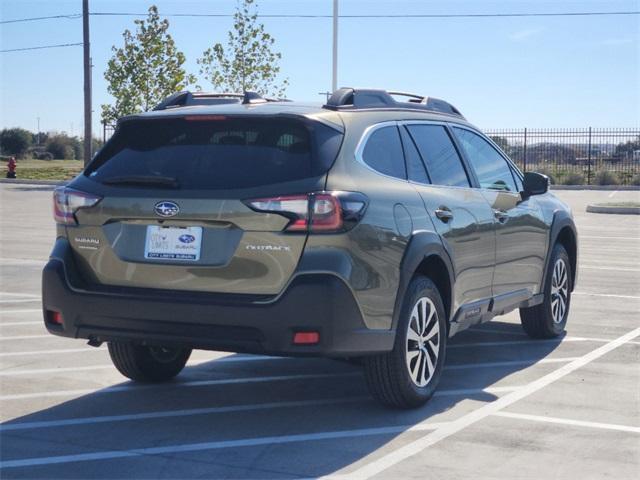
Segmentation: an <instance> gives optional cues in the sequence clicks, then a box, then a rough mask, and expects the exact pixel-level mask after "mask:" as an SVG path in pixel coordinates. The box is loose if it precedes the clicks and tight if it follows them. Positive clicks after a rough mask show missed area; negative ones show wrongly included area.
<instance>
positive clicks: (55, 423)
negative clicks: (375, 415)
mask: <svg viewBox="0 0 640 480" xmlns="http://www.w3.org/2000/svg"><path fill="white" fill-rule="evenodd" d="M516 388H519V387H494V388H491V387H489V388H486V389H481V388H476V389H456V390H441V391H438V392H436V394H435V395H436V396H438V397H441V396H460V395H477V394H480V393H490V394H494V393H508V392H512V391H514V390H515V389H516ZM367 401H371V397H370V396H366V397H348V398H338V399H326V400H300V401H290V402H270V403H260V404H252V405H232V406H223V407H209V408H191V409H185V410H164V411H158V412H144V413H133V414H123V415H105V416H98V417H81V418H69V419H63V420H45V421H39V422H22V423H8V424H3V425H0V431H12V430H32V429H40V428H55V427H68V426H75V425H89V424H95V423H111V422H131V421H137V420H148V419H153V418H171V417H188V416H193V415H210V414H217V413H235V412H248V411H254V410H270V409H276V408H289V407H304V406H322V405H337V404H341V403H354V402H367Z"/></svg>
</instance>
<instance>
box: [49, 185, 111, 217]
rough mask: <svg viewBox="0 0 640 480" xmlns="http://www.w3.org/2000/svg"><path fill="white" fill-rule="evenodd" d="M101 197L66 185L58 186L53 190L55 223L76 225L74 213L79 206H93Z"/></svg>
mask: <svg viewBox="0 0 640 480" xmlns="http://www.w3.org/2000/svg"><path fill="white" fill-rule="evenodd" d="M100 200H102V198H101V197H97V196H95V195H91V194H89V193H84V192H80V191H78V190H73V189H71V188H66V187H58V188H56V189H55V190H54V192H53V218H54V220H55V221H56V223H60V224H63V225H76V223H77V222H76V217H75V213H76V212H77V211H78V210H79V209H81V208H88V207H93V206H94V205H96V204H97V203H98V202H99V201H100Z"/></svg>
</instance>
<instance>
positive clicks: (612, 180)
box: [593, 170, 620, 185]
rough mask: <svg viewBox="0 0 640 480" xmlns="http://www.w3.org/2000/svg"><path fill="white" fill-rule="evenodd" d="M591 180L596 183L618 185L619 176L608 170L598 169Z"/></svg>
mask: <svg viewBox="0 0 640 480" xmlns="http://www.w3.org/2000/svg"><path fill="white" fill-rule="evenodd" d="M593 182H594V184H596V185H620V178H618V175H616V174H615V173H613V172H610V171H609V170H600V171H599V172H597V173H596V176H595V177H594V178H593Z"/></svg>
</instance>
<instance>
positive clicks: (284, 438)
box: [0, 422, 446, 469]
mask: <svg viewBox="0 0 640 480" xmlns="http://www.w3.org/2000/svg"><path fill="white" fill-rule="evenodd" d="M443 425H446V423H428V422H421V423H418V424H415V425H398V426H392V427H377V428H360V429H356V430H336V431H330V432H318V433H301V434H294V435H277V436H270V437H255V438H244V439H240V440H221V441H215V442H202V443H188V444H179V445H167V446H164V447H147V448H136V449H131V450H110V451H102V452H92V453H79V454H75V455H59V456H55V457H36V458H25V459H18V460H4V461H0V469H2V468H18V467H33V466H37V465H54V464H61V463H75V462H87V461H92V460H113V459H117V458H131V457H140V456H144V455H163V454H169V453H185V452H198V451H210V450H220V449H223V448H239V447H258V446H262V445H281V444H286V443H298V442H309V441H320V440H335V439H340V438H354V437H366V436H375V435H396V434H398V433H404V432H423V431H430V430H436V429H438V428H440V427H442V426H443Z"/></svg>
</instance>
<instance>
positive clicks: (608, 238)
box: [580, 235, 640, 242]
mask: <svg viewBox="0 0 640 480" xmlns="http://www.w3.org/2000/svg"><path fill="white" fill-rule="evenodd" d="M583 238H597V239H602V240H635V241H636V242H637V241H638V240H640V238H639V237H601V236H598V235H580V239H583Z"/></svg>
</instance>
